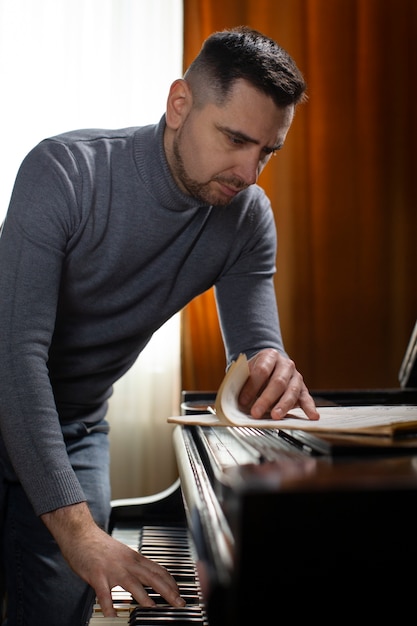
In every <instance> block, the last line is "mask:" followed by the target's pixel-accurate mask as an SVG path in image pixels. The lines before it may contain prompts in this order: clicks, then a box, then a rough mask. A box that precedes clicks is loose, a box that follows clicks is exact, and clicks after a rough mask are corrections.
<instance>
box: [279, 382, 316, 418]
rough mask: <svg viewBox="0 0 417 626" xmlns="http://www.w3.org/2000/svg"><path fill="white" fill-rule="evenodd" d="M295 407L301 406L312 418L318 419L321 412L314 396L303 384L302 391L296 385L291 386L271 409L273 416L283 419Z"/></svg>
mask: <svg viewBox="0 0 417 626" xmlns="http://www.w3.org/2000/svg"><path fill="white" fill-rule="evenodd" d="M294 407H300V408H301V409H303V411H304V413H305V414H306V416H307V417H308V418H309V419H310V420H318V419H319V418H320V414H319V412H318V411H317V408H316V405H315V403H314V400H313V398H312V397H311V395H310V394H309V392H308V390H307V388H306V387H305V386H304V385H303V386H302V388H301V391H300V392H296V387H295V386H294V387H291V386H290V387H289V388H288V389H287V391H286V392H285V393H284V394H283V395H282V397H281V398H280V400H279V401H278V402H277V403H276V405H275V406H274V407H272V409H271V418H272V419H275V420H279V419H282V418H283V417H285V416H286V415H287V413H288V412H289V411H291V409H293V408H294Z"/></svg>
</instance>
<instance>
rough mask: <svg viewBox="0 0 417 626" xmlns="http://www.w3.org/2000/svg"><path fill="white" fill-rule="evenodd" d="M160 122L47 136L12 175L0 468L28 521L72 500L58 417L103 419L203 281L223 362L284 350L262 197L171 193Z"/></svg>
mask: <svg viewBox="0 0 417 626" xmlns="http://www.w3.org/2000/svg"><path fill="white" fill-rule="evenodd" d="M164 127H165V117H162V119H161V121H160V122H159V124H156V125H152V126H146V127H140V128H138V127H137V128H127V129H122V130H82V131H75V132H69V133H65V134H62V135H59V136H56V137H52V138H50V139H47V140H44V141H42V142H41V143H40V144H39V145H38V146H36V147H35V148H34V149H33V150H32V151H31V152H30V153H29V154H28V155H27V157H26V158H25V160H24V161H23V163H22V165H21V168H20V170H19V172H18V175H17V178H16V183H15V186H14V190H13V194H12V198H11V202H10V207H9V210H8V213H7V216H6V220H5V223H4V226H3V231H2V234H1V237H0V293H1V298H0V333H1V336H0V426H1V436H2V439H1V440H0V461H1V462H2V464H3V467H5V468H6V472H9V473H10V472H11V466H10V461H11V464H12V466H13V468H14V471H15V473H16V474H17V476H18V479H19V480H20V481H21V483H22V485H23V487H24V489H25V491H26V493H27V495H28V497H29V499H30V500H31V502H32V504H33V506H34V509H35V512H36V513H37V514H38V515H40V514H42V513H44V512H47V511H50V510H53V509H56V508H58V507H62V506H65V505H69V504H73V503H76V502H80V501H82V500H84V499H85V497H84V494H83V492H82V490H81V488H80V485H79V483H78V481H77V478H76V476H75V474H74V472H73V469H72V468H71V465H70V463H69V460H68V456H67V454H66V450H65V445H64V442H63V440H62V432H61V424H60V423H68V422H73V421H77V420H82V421H84V422H87V423H94V422H97V421H98V420H100V419H101V418H103V417H104V416H105V413H106V410H107V400H108V398H109V396H110V395H111V391H112V385H113V383H114V382H115V381H116V380H117V379H118V378H120V376H121V375H122V374H124V373H125V372H126V370H128V369H129V367H130V366H131V365H132V364H133V362H134V361H135V359H136V358H137V356H138V355H139V354H140V352H141V350H142V349H143V348H144V346H145V345H146V343H147V342H148V341H149V339H150V337H151V336H152V333H153V332H154V331H155V330H156V329H157V328H159V327H160V326H161V325H162V324H163V323H164V322H165V321H166V320H167V319H168V318H169V317H171V316H172V315H173V314H174V313H175V312H177V311H179V310H180V309H181V308H182V307H184V305H185V304H187V303H188V302H189V301H190V300H191V299H192V298H194V297H195V296H197V295H198V294H200V293H202V292H204V291H205V290H207V289H209V288H210V287H211V286H212V285H215V292H216V299H217V304H218V309H219V316H220V322H221V328H222V332H223V337H224V342H225V348H226V355H227V361H228V362H229V363H230V361H231V360H232V359H235V358H236V357H237V356H238V355H239V353H240V352H245V353H246V354H247V355H248V357H250V356H251V355H253V354H254V353H256V352H257V351H259V350H260V349H262V348H265V347H272V348H276V349H278V350H280V351H281V352H283V351H284V349H283V345H282V341H281V335H280V329H279V322H278V314H277V308H276V299H275V291H274V285H273V274H274V271H275V256H276V233H275V224H274V219H273V214H272V210H271V207H270V203H269V201H268V199H267V197H266V196H265V194H264V192H263V191H262V190H261V189H260V188H259V187H258V186H256V185H253V186H251V187H249V188H248V189H247V190H245V191H243V192H241V193H239V194H238V195H237V196H236V197H235V198H234V199H233V201H232V202H231V203H230V205H229V206H227V207H218V208H217V207H212V206H207V205H202V204H201V203H200V202H199V201H198V200H196V199H194V198H192V197H190V196H187V195H185V194H184V193H182V192H181V191H180V190H179V188H178V187H177V185H176V184H175V182H174V180H173V178H172V176H171V173H170V170H169V167H168V164H167V161H166V157H165V154H164V150H163V132H164ZM7 468H8V469H7Z"/></svg>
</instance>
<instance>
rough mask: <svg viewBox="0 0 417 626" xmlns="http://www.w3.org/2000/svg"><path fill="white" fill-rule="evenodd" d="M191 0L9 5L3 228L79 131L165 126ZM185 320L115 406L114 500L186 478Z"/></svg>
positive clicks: (157, 344)
mask: <svg viewBox="0 0 417 626" xmlns="http://www.w3.org/2000/svg"><path fill="white" fill-rule="evenodd" d="M182 29H183V20H182V0H152V1H151V2H150V1H149V0H0V86H1V104H0V111H1V119H2V133H1V135H2V141H1V145H0V171H1V185H0V221H1V220H3V218H4V216H5V213H6V210H7V205H8V202H9V198H10V193H11V190H12V186H13V182H14V178H15V176H16V172H17V169H18V167H19V165H20V162H21V161H22V159H23V157H24V156H25V154H26V153H27V152H28V151H29V150H30V149H31V148H32V146H33V145H35V144H36V143H38V142H39V141H40V140H41V139H43V138H44V137H46V136H49V135H52V134H56V133H60V132H64V131H67V130H70V129H75V128H87V127H90V128H91V127H102V128H121V127H126V126H136V125H141V124H147V123H152V122H156V121H158V120H159V118H160V116H161V115H162V113H163V111H164V109H165V102H166V96H167V93H168V88H169V85H170V83H171V82H172V81H173V80H175V79H176V78H177V77H179V76H180V75H181V73H182ZM179 335H180V331H179V316H176V317H175V318H174V319H173V320H171V321H170V322H168V323H167V324H166V325H165V326H164V327H163V328H162V329H161V330H160V331H158V333H156V334H155V336H154V337H153V339H152V340H151V342H150V344H149V345H148V346H147V348H146V350H145V352H144V353H143V354H142V356H141V357H140V358H139V360H138V362H137V364H135V366H134V367H133V368H132V369H131V371H130V372H128V374H126V375H125V377H124V378H123V379H122V380H121V381H119V382H118V383H117V384H116V386H115V393H114V396H113V398H112V399H111V406H110V413H109V419H110V423H111V427H112V430H111V446H112V485H113V497H114V498H125V497H131V496H140V495H147V494H148V493H153V492H155V491H159V490H161V489H164V488H166V487H167V486H169V484H170V482H171V481H173V480H175V478H176V467H175V459H174V454H173V450H172V441H171V436H172V430H171V427H170V426H169V425H167V424H166V418H167V417H168V415H170V414H172V413H173V412H174V413H177V412H178V410H179V403H180V384H181V383H180V373H179V372H180V341H179Z"/></svg>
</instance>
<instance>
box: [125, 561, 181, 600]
mask: <svg viewBox="0 0 417 626" xmlns="http://www.w3.org/2000/svg"><path fill="white" fill-rule="evenodd" d="M137 558H138V559H140V563H138V568H137V570H136V572H135V575H134V576H135V577H133V576H131V577H130V580H129V581H128V585H129V586H128V587H127V589H128V591H130V593H131V594H132V595H133V596H134V598H135V600H136V601H137V602H138V603H139V604H141V605H142V606H153V605H154V604H155V603H154V602H153V600H152V599H151V598H150V597H149V596H148V594H147V592H146V590H145V589H144V587H143V586H142V585H146V586H147V587H151V588H152V589H153V590H154V591H155V592H156V593H159V594H160V595H161V596H162V597H163V598H165V600H166V601H167V602H168V603H169V604H171V605H172V606H184V605H185V600H184V599H183V598H181V596H180V592H179V588H178V585H177V583H176V581H175V579H174V578H173V576H171V574H170V573H169V572H168V570H166V569H165V568H164V567H161V566H160V565H159V564H158V563H156V562H154V561H152V560H150V559H147V558H146V557H144V556H142V555H141V554H139V553H138V554H137ZM138 580H140V582H141V583H142V584H138Z"/></svg>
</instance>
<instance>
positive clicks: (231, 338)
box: [215, 188, 285, 365]
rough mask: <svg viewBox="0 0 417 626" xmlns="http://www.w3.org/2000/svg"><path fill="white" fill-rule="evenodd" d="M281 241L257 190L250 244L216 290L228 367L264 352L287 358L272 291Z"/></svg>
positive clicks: (265, 200) (248, 228) (249, 226)
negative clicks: (241, 358)
mask: <svg viewBox="0 0 417 626" xmlns="http://www.w3.org/2000/svg"><path fill="white" fill-rule="evenodd" d="M276 253H277V235H276V227H275V221H274V216H273V212H272V208H271V206H270V202H269V200H268V198H267V196H266V195H265V193H264V192H263V190H262V189H260V188H256V193H255V194H254V197H253V200H252V206H251V208H250V210H249V211H248V220H247V223H246V243H245V245H244V246H242V248H241V249H240V252H239V256H238V258H236V259H235V260H234V262H233V264H231V265H230V267H228V269H227V271H225V272H224V273H223V274H222V276H221V277H220V279H219V281H218V282H217V283H216V286H215V295H216V302H217V307H218V312H219V319H220V325H221V331H222V335H223V340H224V344H225V348H226V358H227V363H228V365H230V363H231V361H233V360H235V359H237V357H238V356H239V354H240V353H241V352H244V353H245V354H246V355H247V357H248V358H250V357H251V356H253V355H254V354H256V353H257V352H259V351H260V350H262V349H264V348H275V349H276V350H278V351H279V352H281V353H283V354H285V349H284V345H283V341H282V336H281V329H280V323H279V316H278V308H277V301H276V294H275V287H274V274H275V269H276V267H275V262H276Z"/></svg>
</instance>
